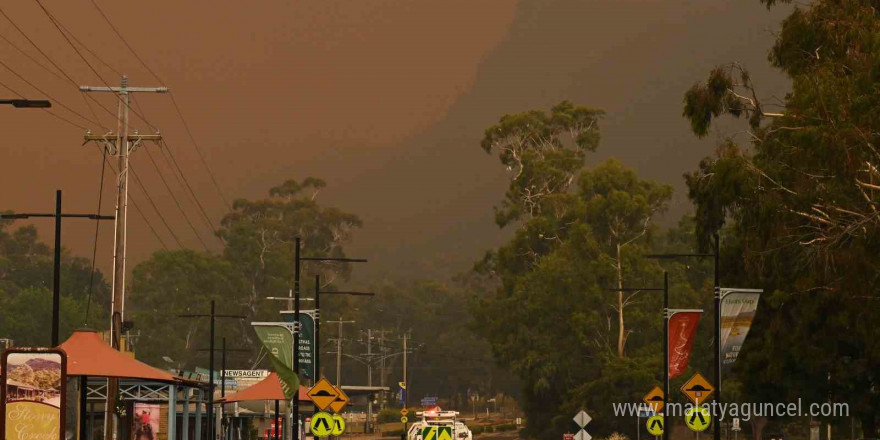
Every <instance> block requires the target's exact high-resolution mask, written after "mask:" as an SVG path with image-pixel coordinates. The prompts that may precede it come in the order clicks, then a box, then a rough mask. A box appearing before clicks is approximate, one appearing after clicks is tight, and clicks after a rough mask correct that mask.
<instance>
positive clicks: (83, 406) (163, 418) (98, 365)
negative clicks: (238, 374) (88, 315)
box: [59, 329, 208, 440]
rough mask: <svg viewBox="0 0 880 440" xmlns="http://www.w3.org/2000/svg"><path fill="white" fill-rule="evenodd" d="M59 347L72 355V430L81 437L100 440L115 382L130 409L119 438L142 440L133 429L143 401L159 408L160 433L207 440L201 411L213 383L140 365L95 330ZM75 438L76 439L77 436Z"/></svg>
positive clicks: (120, 425) (174, 438) (121, 419)
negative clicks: (74, 398) (137, 408)
mask: <svg viewBox="0 0 880 440" xmlns="http://www.w3.org/2000/svg"><path fill="white" fill-rule="evenodd" d="M59 348H61V349H63V350H64V352H65V353H66V354H67V376H68V378H69V379H71V380H73V381H75V383H76V391H77V392H76V395H77V396H78V402H77V403H76V405H75V408H76V409H77V410H76V411H75V414H77V420H76V422H75V423H69V426H71V427H74V426H75V427H76V428H77V429H76V438H77V439H79V440H99V436H100V435H101V433H103V432H104V430H105V429H106V426H107V425H108V424H107V423H106V421H105V418H106V417H105V414H106V411H105V410H106V408H105V406H106V399H107V392H108V380H109V379H110V378H114V379H118V380H119V398H120V399H121V400H122V401H123V402H126V405H127V411H126V416H125V417H119V418H118V421H119V423H118V424H117V426H116V427H115V429H116V430H117V431H116V432H117V436H116V438H118V439H121V440H138V439H132V438H131V435H130V434H131V430H130V429H129V427H131V426H133V416H134V414H133V408H134V404H135V403H140V404H154V405H157V406H158V407H159V408H160V414H161V415H159V416H158V419H159V420H158V422H160V423H161V426H159V429H160V430H164V431H165V432H166V433H167V439H168V440H190V439H192V440H203V433H206V432H207V430H206V429H203V422H202V407H203V405H204V403H205V402H206V401H207V395H206V390H207V389H208V384H205V383H201V382H195V381H190V380H185V379H182V378H179V377H175V376H173V375H171V374H170V373H168V372H166V371H163V370H160V369H158V368H154V367H152V366H150V365H147V364H145V363H143V362H140V361H138V360H136V359H135V358H134V357H133V356H131V355H129V354H125V353H121V352H119V351H117V350H115V349H113V348H112V347H111V346H110V345H109V344H107V343H106V342H104V340H103V339H102V338H101V336H100V335H99V334H98V332H96V331H94V330H88V329H82V330H77V331H75V332H74V333H73V335H71V336H70V338H69V339H67V341H65V342H64V343H62V344H61V345H60V346H59ZM71 394H73V393H71ZM192 404H194V405H195V411H194V412H195V424H194V425H195V426H193V427H192V428H190V426H189V422H190V419H191V416H190V408H191V405H192ZM178 406H180V409H181V410H182V411H179V410H178ZM69 413H71V414H72V413H74V411H69ZM181 413H182V414H181ZM178 419H180V420H179V421H180V426H178ZM205 422H207V420H206V421H205ZM70 434H71V435H70V437H73V433H70ZM178 434H179V435H178ZM151 435H153V436H154V440H157V439H158V433H152V432H151ZM70 437H68V438H70Z"/></svg>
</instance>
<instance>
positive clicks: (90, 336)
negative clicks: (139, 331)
mask: <svg viewBox="0 0 880 440" xmlns="http://www.w3.org/2000/svg"><path fill="white" fill-rule="evenodd" d="M58 348H60V349H62V350H64V352H65V353H67V374H68V375H69V376H96V377H117V378H124V379H144V380H158V381H162V382H176V381H178V379H177V378H175V377H174V376H172V375H171V373H167V372H165V371H162V370H160V369H158V368H153V367H151V366H149V365H147V364H145V363H143V362H140V361H138V360H135V359H134V358H133V357H130V356H127V355H125V354H123V353H120V352H118V351H116V350H114V349H113V347H110V345H108V344H107V343H106V342H104V340H103V339H101V337H100V336H99V335H98V333H97V332H96V331H94V330H77V331H75V332H73V334H72V335H71V336H70V338H69V339H67V340H66V341H64V343H63V344H61V345H59V346H58Z"/></svg>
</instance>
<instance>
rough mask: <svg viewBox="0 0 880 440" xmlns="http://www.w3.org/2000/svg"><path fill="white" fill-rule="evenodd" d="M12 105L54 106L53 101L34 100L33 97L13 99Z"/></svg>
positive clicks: (17, 106) (23, 106) (25, 106)
mask: <svg viewBox="0 0 880 440" xmlns="http://www.w3.org/2000/svg"><path fill="white" fill-rule="evenodd" d="M11 102H12V106H13V107H15V108H50V107H52V103H51V102H49V101H47V100H44V99H38V100H32V99H12V100H11Z"/></svg>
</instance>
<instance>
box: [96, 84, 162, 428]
mask: <svg viewBox="0 0 880 440" xmlns="http://www.w3.org/2000/svg"><path fill="white" fill-rule="evenodd" d="M79 90H80V91H82V92H110V93H115V94H116V95H117V98H118V99H119V105H118V111H117V124H116V125H117V130H116V133H115V134H114V133H112V132H110V133H107V134H105V135H93V134H91V132H89V133H86V135H85V140H86V142H88V141H96V142H101V143H103V144H104V147H105V148H107V150H108V151H109V152H110V153H111V154H113V155H115V156H117V158H118V160H119V168H118V171H117V173H118V174H117V179H116V227H115V230H116V231H115V234H114V237H113V284H112V286H113V288H112V305H111V313H110V345H111V346H113V348H116V349H117V350H118V349H119V348H120V346H121V344H120V340H121V338H122V322H123V320H124V318H125V314H124V310H125V250H126V249H125V245H126V241H127V232H128V162H129V157H130V156H131V153H132V152H133V151H134V150H135V149H136V148H137V147H138V146H140V144H141V142H142V141H145V140H151V141H159V140H161V139H162V136H161V135H159V134H152V135H140V134H133V135H130V134H129V133H128V129H129V117H128V112H129V110H130V109H131V94H132V93H138V92H149V93H167V92H168V88H166V87H129V86H128V77H127V76H124V75H123V76H122V82H121V85H120V87H90V86H82V87H80V88H79ZM107 388H108V390H107V409H106V415H107V417H105V424H104V428H105V429H104V438H105V439H106V440H112V439H115V438H116V431H117V430H116V429H115V426H116V423H111V419H112V421H113V422H115V421H116V420H115V417H113V415H114V414H115V411H114V408H115V407H116V394H117V393H118V392H119V381H118V380H116V379H111V380H110V382H109V384H108V387H107Z"/></svg>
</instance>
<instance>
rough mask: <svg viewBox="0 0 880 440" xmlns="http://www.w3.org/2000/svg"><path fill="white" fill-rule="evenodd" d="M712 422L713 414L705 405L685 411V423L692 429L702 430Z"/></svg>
mask: <svg viewBox="0 0 880 440" xmlns="http://www.w3.org/2000/svg"><path fill="white" fill-rule="evenodd" d="M711 422H712V414H711V413H710V412H709V408H707V407H705V406H699V407H690V408H688V409H686V410H685V411H684V423H685V424H686V425H687V427H688V428H691V430H692V431H696V432H701V431H705V430H706V428H708V427H709V423H711Z"/></svg>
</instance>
